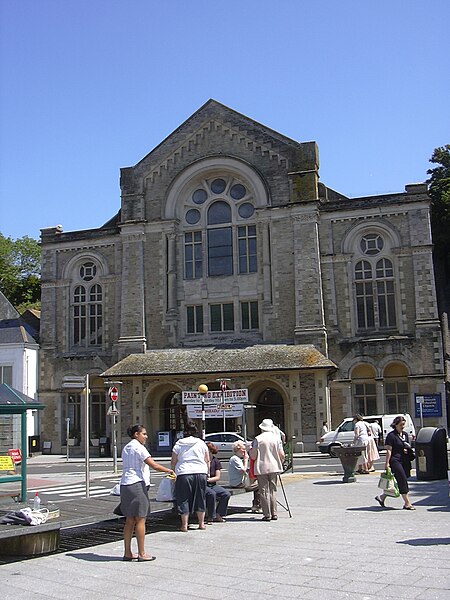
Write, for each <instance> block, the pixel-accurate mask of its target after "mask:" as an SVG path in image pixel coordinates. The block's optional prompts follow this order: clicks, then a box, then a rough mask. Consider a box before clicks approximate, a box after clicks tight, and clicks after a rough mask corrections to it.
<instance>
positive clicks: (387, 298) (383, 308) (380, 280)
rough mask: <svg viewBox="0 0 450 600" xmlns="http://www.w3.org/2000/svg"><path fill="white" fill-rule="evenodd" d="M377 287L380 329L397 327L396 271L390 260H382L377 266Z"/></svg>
mask: <svg viewBox="0 0 450 600" xmlns="http://www.w3.org/2000/svg"><path fill="white" fill-rule="evenodd" d="M376 285H377V303H378V317H379V319H380V327H395V326H396V324H397V320H396V315H395V294H394V269H393V268H392V262H391V261H390V260H389V259H388V258H382V259H380V260H379V261H378V262H377V264H376Z"/></svg>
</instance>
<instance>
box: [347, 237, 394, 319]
mask: <svg viewBox="0 0 450 600" xmlns="http://www.w3.org/2000/svg"><path fill="white" fill-rule="evenodd" d="M386 251H387V249H386V244H385V242H384V240H383V238H382V236H381V235H379V234H376V233H369V234H365V235H363V236H362V237H361V238H360V241H359V252H360V253H362V254H364V255H365V257H364V259H361V260H358V262H357V263H356V264H355V268H354V285H355V299H356V321H357V328H358V329H359V330H370V329H372V330H375V329H393V328H395V327H396V326H397V316H396V309H395V282H394V267H393V264H392V261H391V260H390V259H389V258H385V257H382V258H380V256H379V255H380V254H381V253H383V252H384V253H385V252H386Z"/></svg>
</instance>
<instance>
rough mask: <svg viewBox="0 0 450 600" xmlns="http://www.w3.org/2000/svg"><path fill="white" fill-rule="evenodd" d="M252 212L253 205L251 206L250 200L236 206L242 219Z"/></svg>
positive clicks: (253, 210)
mask: <svg viewBox="0 0 450 600" xmlns="http://www.w3.org/2000/svg"><path fill="white" fill-rule="evenodd" d="M254 212H255V207H254V206H253V204H250V202H244V204H241V205H240V207H239V208H238V213H239V216H240V217H242V218H243V219H248V218H249V217H251V216H252V215H253V213H254Z"/></svg>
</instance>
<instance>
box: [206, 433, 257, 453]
mask: <svg viewBox="0 0 450 600" xmlns="http://www.w3.org/2000/svg"><path fill="white" fill-rule="evenodd" d="M238 440H239V441H241V442H244V443H245V440H244V438H243V437H242V436H241V435H239V434H238V433H234V432H232V431H219V432H218V433H207V434H206V435H205V442H212V443H213V444H214V446H216V447H217V450H218V454H219V455H220V456H233V444H234V443H235V442H237V441H238ZM249 443H250V444H251V442H246V446H247V447H248V445H249Z"/></svg>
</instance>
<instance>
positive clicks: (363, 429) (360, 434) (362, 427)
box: [353, 414, 372, 474]
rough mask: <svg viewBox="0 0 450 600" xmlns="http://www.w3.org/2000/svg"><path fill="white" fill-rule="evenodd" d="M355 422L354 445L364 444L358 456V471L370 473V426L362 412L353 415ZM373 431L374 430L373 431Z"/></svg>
mask: <svg viewBox="0 0 450 600" xmlns="http://www.w3.org/2000/svg"><path fill="white" fill-rule="evenodd" d="M353 422H354V424H355V429H354V433H355V436H354V438H353V445H354V446H363V451H362V452H361V456H360V457H359V458H358V461H357V463H356V466H357V467H358V473H364V474H366V473H368V472H369V468H368V456H367V450H368V444H369V429H370V428H369V426H368V425H367V424H366V423H365V421H364V417H363V416H362V415H360V414H356V415H355V416H354V417H353ZM371 433H372V432H371Z"/></svg>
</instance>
